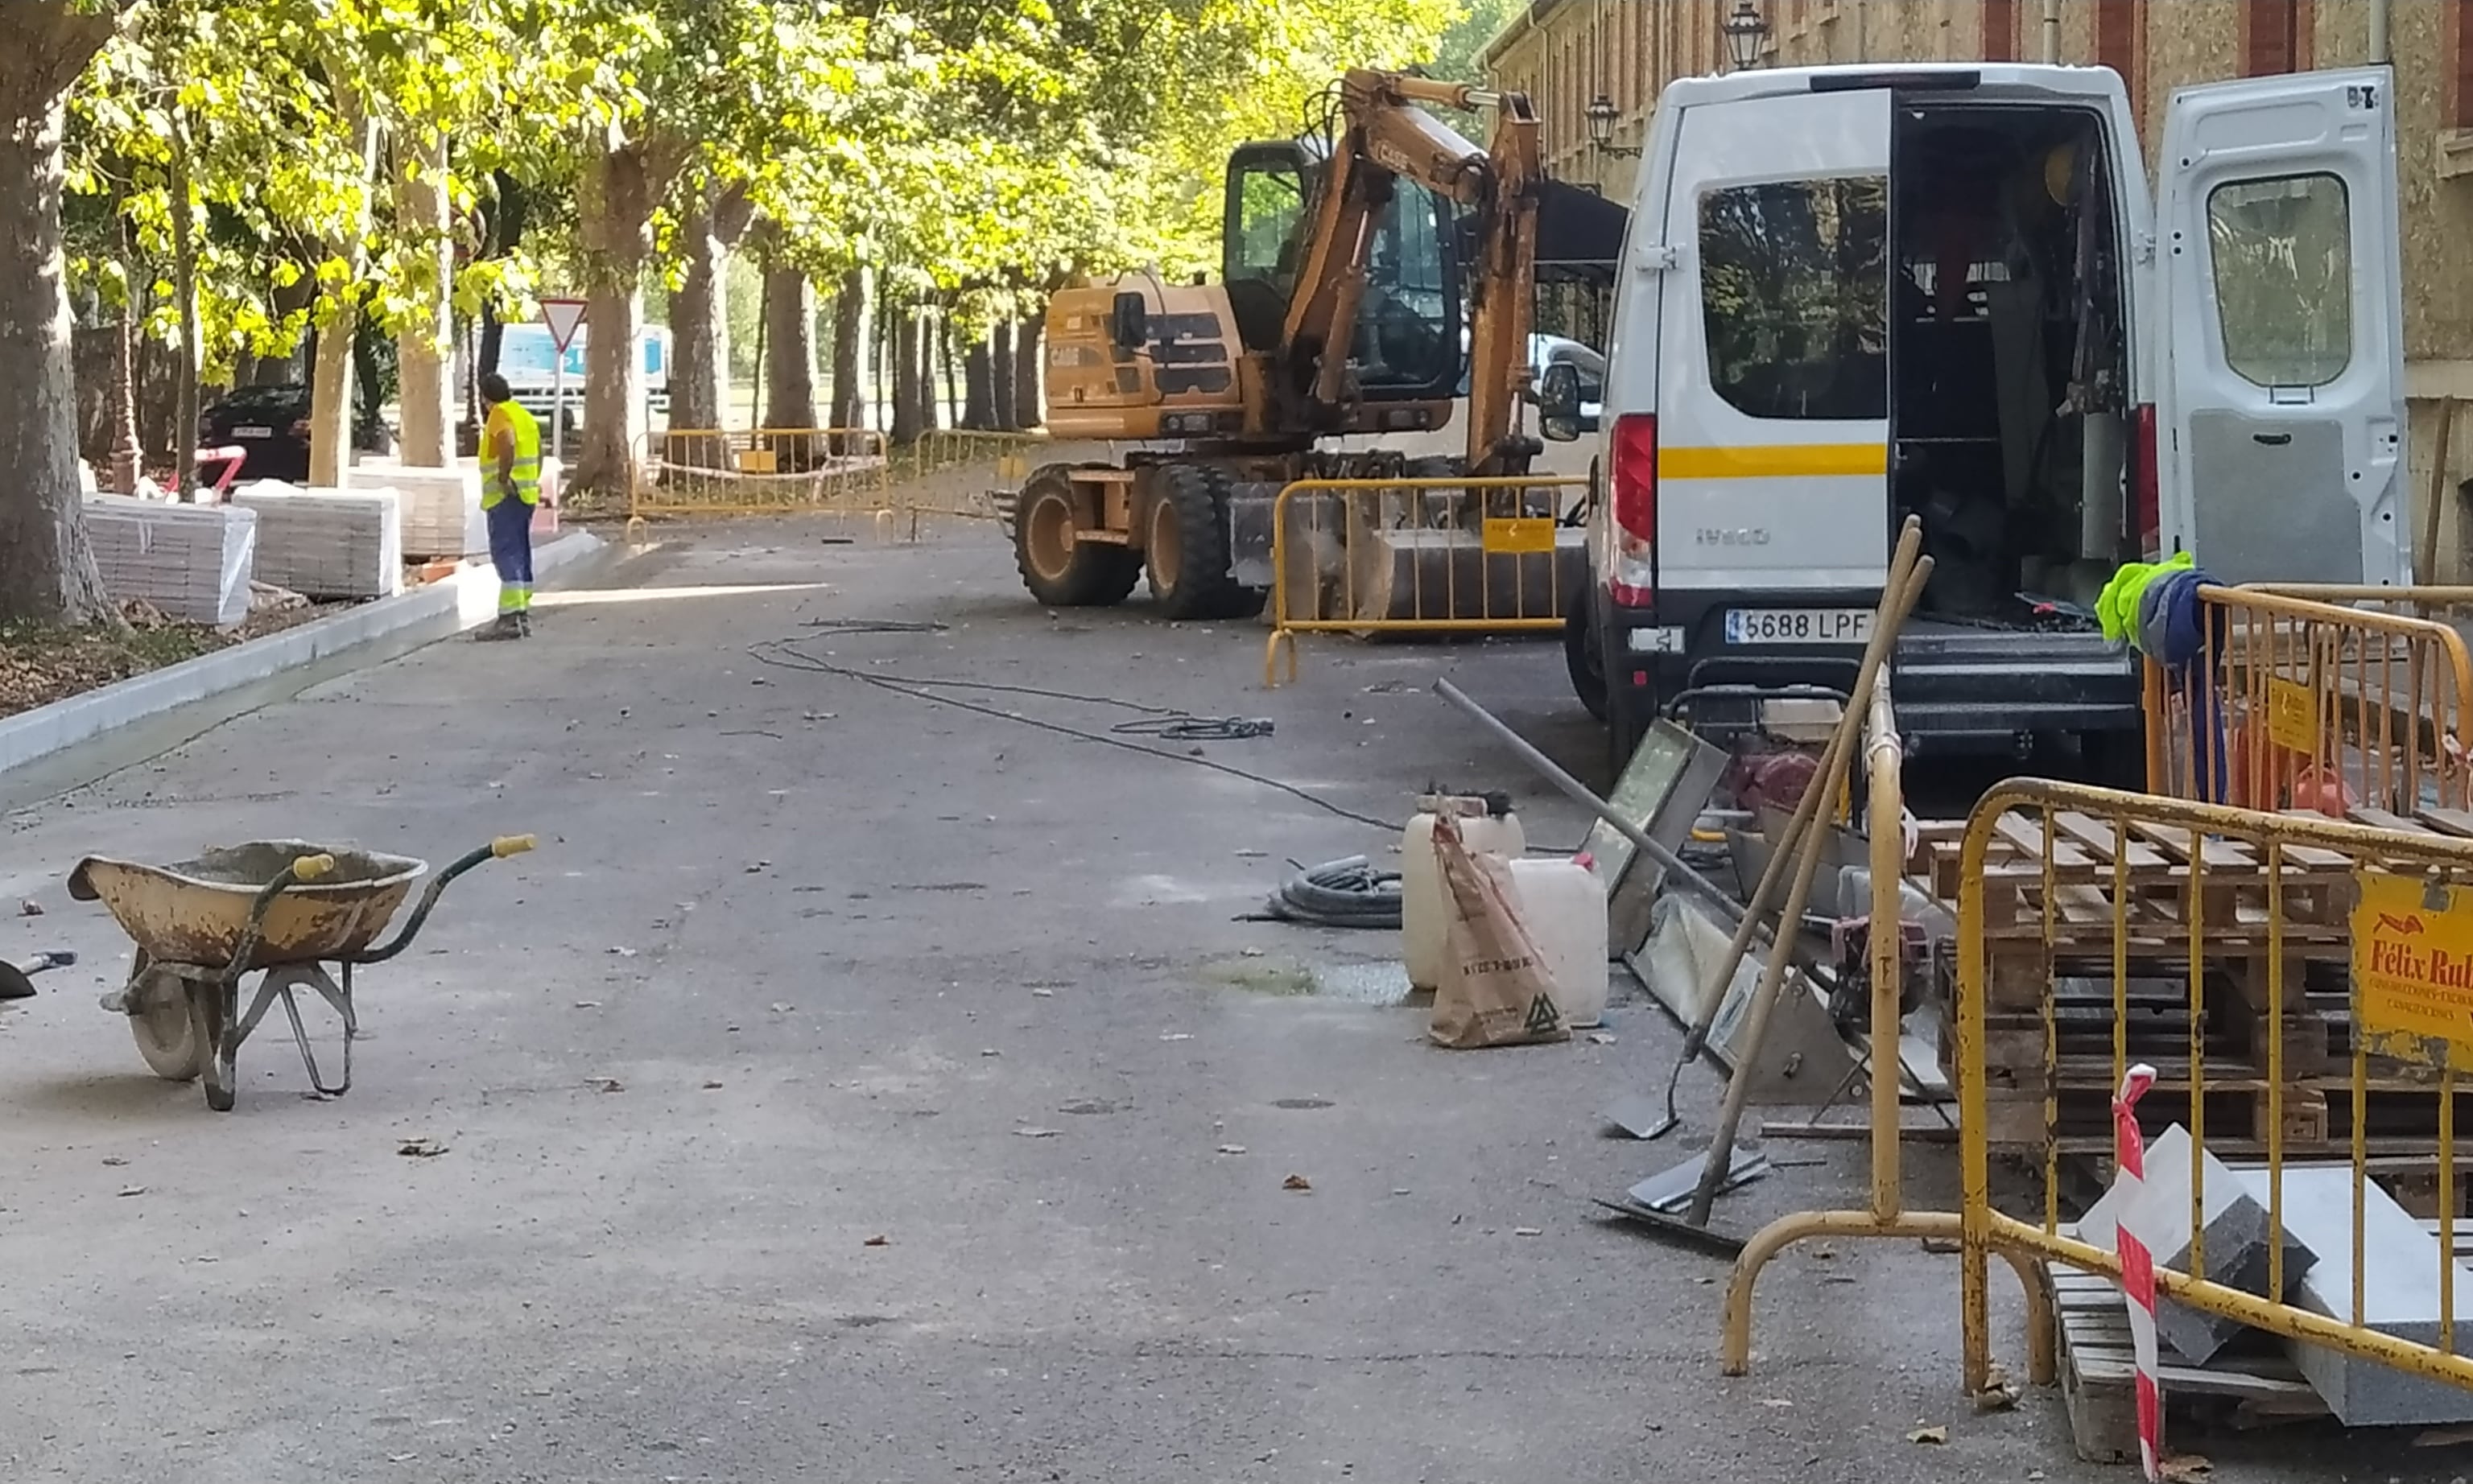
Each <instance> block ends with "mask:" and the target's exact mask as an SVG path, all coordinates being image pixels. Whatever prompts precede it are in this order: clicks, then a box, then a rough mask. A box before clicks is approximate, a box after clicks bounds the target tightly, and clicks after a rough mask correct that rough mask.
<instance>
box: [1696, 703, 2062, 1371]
mask: <svg viewBox="0 0 2473 1484" xmlns="http://www.w3.org/2000/svg"><path fill="white" fill-rule="evenodd" d="M1904 755H1905V749H1904V743H1903V742H1902V740H1901V739H1900V737H1899V734H1898V726H1897V715H1896V711H1895V708H1894V706H1893V704H1892V701H1891V698H1890V687H1889V683H1888V680H1887V678H1886V677H1883V679H1882V682H1880V683H1879V684H1878V685H1877V686H1875V687H1874V690H1873V693H1872V704H1871V710H1870V712H1869V713H1868V714H1867V716H1866V717H1865V722H1864V731H1863V758H1864V770H1865V773H1864V780H1865V782H1864V786H1865V795H1864V812H1865V815H1866V817H1867V819H1869V820H1871V821H1874V822H1877V823H1876V824H1874V826H1872V827H1871V829H1870V851H1871V854H1870V861H1869V865H1870V868H1871V900H1870V915H1869V922H1868V923H1867V925H1866V928H1865V943H1864V946H1865V950H1866V954H1867V964H1866V971H1867V973H1868V975H1869V977H1870V979H1871V988H1872V1013H1871V1020H1870V1026H1869V1035H1868V1036H1867V1038H1866V1040H1865V1046H1866V1047H1867V1050H1866V1053H1865V1054H1866V1057H1867V1059H1868V1061H1869V1065H1867V1067H1866V1074H1867V1075H1868V1077H1869V1079H1870V1083H1871V1130H1870V1134H1871V1143H1872V1199H1871V1202H1870V1204H1869V1205H1868V1206H1867V1207H1866V1208H1864V1209H1860V1210H1851V1209H1850V1210H1815V1211H1799V1212H1796V1213H1795V1214H1793V1215H1790V1216H1786V1217H1782V1218H1780V1219H1779V1220H1777V1221H1774V1222H1771V1223H1770V1224H1769V1225H1768V1226H1766V1227H1764V1228H1763V1229H1762V1230H1761V1231H1759V1232H1758V1233H1754V1234H1753V1236H1752V1238H1751V1239H1750V1240H1749V1241H1748V1242H1746V1243H1744V1245H1743V1251H1742V1254H1741V1256H1740V1257H1737V1258H1736V1260H1735V1271H1734V1276H1733V1278H1732V1279H1731V1280H1730V1281H1728V1283H1727V1287H1726V1306H1725V1319H1724V1332H1723V1338H1722V1342H1721V1351H1720V1361H1721V1364H1722V1366H1723V1368H1724V1371H1725V1373H1726V1374H1727V1375H1728V1376H1741V1375H1744V1374H1745V1373H1747V1372H1748V1371H1749V1370H1750V1369H1751V1363H1752V1299H1753V1291H1754V1289H1755V1287H1756V1286H1757V1285H1758V1283H1759V1282H1760V1277H1761V1274H1762V1272H1763V1271H1764V1270H1765V1269H1766V1268H1767V1266H1768V1264H1769V1262H1770V1261H1771V1260H1772V1259H1773V1258H1775V1257H1777V1256H1778V1254H1780V1253H1782V1252H1784V1251H1785V1250H1786V1249H1787V1248H1789V1247H1790V1246H1792V1245H1794V1244H1795V1243H1797V1242H1805V1241H1813V1240H1815V1239H1819V1238H1832V1239H1835V1238H1839V1237H1897V1238H1902V1239H1904V1240H1908V1241H1915V1240H1919V1239H1920V1240H1925V1241H1942V1242H1950V1243H1955V1242H1957V1241H1958V1239H1959V1238H1960V1236H1961V1235H1962V1234H1963V1233H1964V1218H1963V1215H1962V1213H1961V1212H1958V1211H1945V1210H1909V1209H1907V1205H1906V1193H1905V1177H1904V1173H1903V1170H1902V1167H1901V1155H1902V1149H1901V1144H1900V1134H1901V1120H1900V1107H1901V1095H1902V1091H1903V1089H1902V1087H1901V1081H1902V1071H1901V1065H1900V1061H1899V1057H1900V1051H1899V1047H1900V1043H1901V1037H1902V1029H1901V1021H1902V1018H1903V1017H1902V1016H1901V1015H1900V1008H1899V1007H1900V1003H1901V1000H1902V998H1903V997H1904V993H1905V988H1904V977H1903V976H1904V973H1905V969H1904V965H1903V963H1902V960H1901V948H1902V947H1903V945H1904V933H1903V924H1902V922H1901V920H1902V918H1903V917H1904V915H1905V910H1906V900H1905V893H1904V891H1903V890H1902V887H1903V883H1904V880H1905V876H1906V872H1905V864H1906V863H1905V860H1904V847H1905V840H1904V835H1903V832H1902V830H1901V829H1900V827H1899V825H1898V822H1899V821H1900V820H1901V819H1902V818H1903V817H1904V815H1905V812H1906V808H1905V797H1906V796H1905V791H1904V788H1905V785H1904V778H1903V763H1904ZM1813 786H1815V787H1817V786H1819V780H1815V782H1814V785H1813ZM1846 792H1849V793H1851V790H1848V791H1846ZM1842 798H1843V794H1841V799H1842ZM1884 924H1894V925H1891V926H1888V927H1886V928H1885V927H1884ZM2014 1266H2015V1267H2016V1268H2017V1271H2018V1280H2019V1283H2020V1286H2021V1288H2022V1289H2023V1290H2024V1291H2025V1294H2026V1299H2027V1322H2028V1339H2029V1344H2028V1352H2029V1360H2030V1363H2029V1367H2028V1375H2029V1379H2030V1380H2033V1381H2035V1382H2036V1383H2037V1384H2041V1385H2049V1384H2050V1383H2051V1382H2052V1380H2053V1305H2052V1302H2051V1298H2050V1295H2048V1294H2047V1293H2046V1292H2045V1289H2044V1287H2043V1284H2042V1283H2041V1282H2040V1281H2039V1279H2038V1275H2037V1274H2036V1272H2035V1269H2034V1265H2033V1263H2032V1262H2031V1261H2030V1260H2029V1259H2028V1258H2027V1257H2023V1256H2022V1257H2017V1258H2016V1259H2014Z"/></svg>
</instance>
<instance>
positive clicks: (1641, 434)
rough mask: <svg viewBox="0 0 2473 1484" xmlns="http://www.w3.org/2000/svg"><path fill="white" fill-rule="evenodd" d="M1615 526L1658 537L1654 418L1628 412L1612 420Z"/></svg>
mask: <svg viewBox="0 0 2473 1484" xmlns="http://www.w3.org/2000/svg"><path fill="white" fill-rule="evenodd" d="M1615 525H1616V527H1617V529H1619V530H1621V532H1622V533H1623V534H1624V535H1625V536H1630V537H1634V538H1637V539H1640V540H1644V541H1653V540H1655V539H1657V417H1656V415H1655V414H1654V413H1628V414H1625V415H1624V416H1622V417H1620V418H1617V419H1615Z"/></svg>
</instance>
